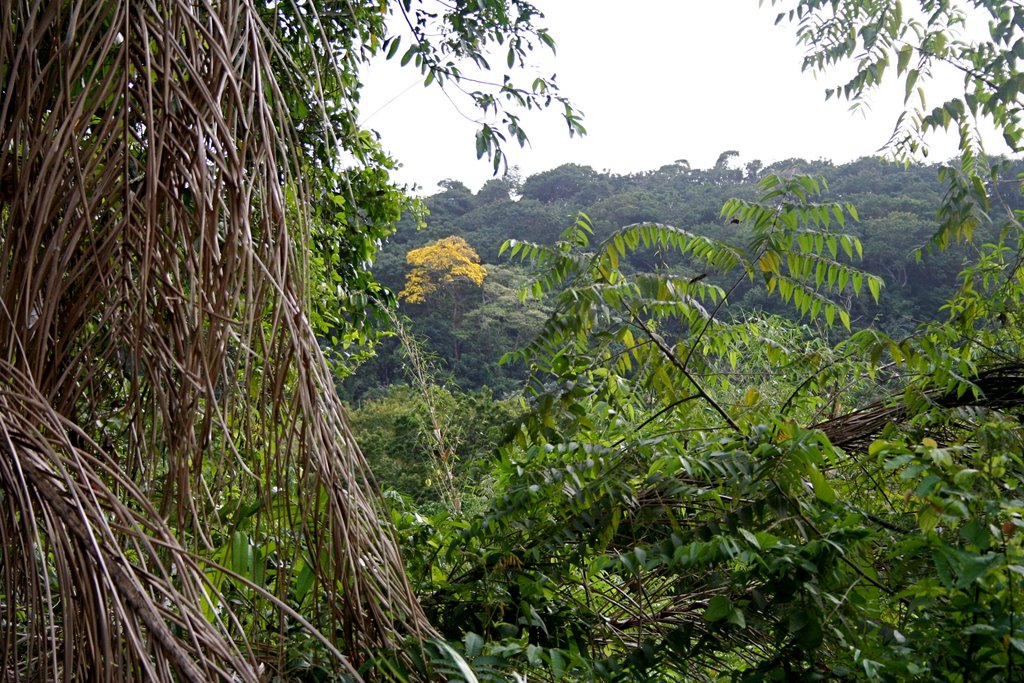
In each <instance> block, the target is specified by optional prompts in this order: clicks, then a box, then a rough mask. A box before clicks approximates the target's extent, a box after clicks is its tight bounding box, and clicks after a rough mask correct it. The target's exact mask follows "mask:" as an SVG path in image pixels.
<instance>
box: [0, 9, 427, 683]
mask: <svg viewBox="0 0 1024 683" xmlns="http://www.w3.org/2000/svg"><path fill="white" fill-rule="evenodd" d="M295 11H296V12H298V11H299V10H295ZM0 17H2V24H0V88H2V89H0V179H2V180H0V241H2V244H0V349H2V353H3V355H2V357H0V542H2V544H3V545H2V549H0V578H2V581H3V583H2V585H0V639H2V646H0V667H2V668H3V669H4V670H5V671H7V672H10V675H11V676H12V677H13V678H14V679H18V678H26V679H33V678H43V679H66V680H70V679H73V678H75V679H78V680H112V679H116V680H124V679H141V680H171V679H173V678H174V677H178V678H181V679H184V680H204V681H205V680H215V679H217V678H219V677H225V678H226V677H237V678H239V679H243V680H254V679H255V678H256V677H257V675H258V674H257V672H258V668H259V666H260V664H261V661H260V660H261V659H263V660H266V662H267V663H268V664H269V665H270V666H276V667H278V668H283V666H284V664H283V662H284V658H285V652H284V648H285V646H286V645H287V639H286V634H287V633H290V632H291V631H290V630H291V629H294V628H295V627H296V625H297V624H298V625H300V626H303V625H304V626H303V627H304V628H309V629H312V628H313V627H314V626H315V627H317V628H318V629H319V632H322V633H324V634H327V636H326V638H325V640H326V641H328V642H330V643H334V642H337V644H338V645H339V647H340V649H341V650H343V651H344V653H345V656H346V657H348V658H351V659H355V660H359V659H362V658H364V657H366V656H368V654H369V653H371V652H373V651H375V649H376V648H379V647H388V646H391V645H394V639H395V637H396V636H398V635H403V634H412V635H414V636H422V635H426V634H429V633H430V627H429V625H428V624H427V622H426V619H425V618H424V616H423V614H422V612H421V610H420V608H419V605H418V603H417V601H416V599H415V597H414V596H413V595H412V592H411V590H410V589H409V587H408V584H407V582H406V579H405V576H404V573H403V569H402V564H401V561H400V558H399V554H398V550H397V548H396V546H395V543H394V542H393V540H392V538H391V536H390V534H389V532H388V531H387V528H388V527H387V524H386V523H385V522H384V521H382V520H381V519H380V518H379V517H378V511H377V508H376V496H375V493H374V491H375V487H374V485H373V484H372V482H371V481H370V480H369V477H368V476H367V475H366V471H367V469H366V465H365V464H364V461H363V458H362V456H361V454H360V453H359V450H358V447H357V446H356V444H355V442H354V440H353V438H352V436H351V433H350V431H349V429H348V427H347V425H346V423H345V419H344V416H343V413H342V408H341V405H340V403H339V401H338V399H337V397H336V395H335V393H334V389H333V382H332V379H331V376H330V373H329V370H328V368H327V367H326V365H325V363H324V361H323V358H322V356H321V353H320V350H319V348H318V346H317V342H316V339H315V337H314V335H313V333H312V331H311V329H310V325H309V322H308V319H307V310H306V305H305V303H304V300H305V296H304V291H305V286H306V284H305V283H304V281H303V277H304V272H303V268H302V260H301V257H300V256H297V254H299V253H301V251H302V250H303V247H302V246H301V244H300V243H301V236H302V234H303V232H302V231H303V223H302V220H303V209H302V207H303V204H304V201H305V199H304V198H305V197H306V196H307V193H308V191H309V188H308V187H306V186H305V184H304V182H303V181H302V179H301V177H300V176H299V175H298V174H297V173H296V170H297V169H300V168H301V163H300V159H299V158H298V153H297V149H298V147H299V144H298V142H297V140H296V138H295V137H294V131H293V130H292V129H291V123H290V119H289V117H288V115H287V114H286V113H285V112H284V111H283V110H282V106H283V105H282V104H281V103H282V102H283V101H284V92H283V91H284V89H286V88H288V87H290V86H289V84H288V83H286V82H285V81H284V79H282V78H281V77H280V73H281V71H282V70H283V69H285V68H286V67H285V66H282V64H285V63H286V62H287V59H286V57H287V55H286V54H285V52H284V51H283V50H281V49H280V44H279V43H278V42H277V39H276V38H275V32H274V27H272V26H268V25H267V24H266V23H265V22H264V20H263V18H261V15H260V13H259V12H258V11H257V9H256V8H255V7H254V6H253V5H251V4H250V3H248V2H245V1H244V0H223V1H220V2H216V3H213V2H204V1H203V0H198V1H196V2H182V1H179V0H171V1H170V2H168V3H142V2H129V0H72V1H70V2H68V1H66V0H21V1H15V0H0ZM307 37H308V36H307ZM326 52H329V50H328V49H326V48H325V53H326ZM232 548H234V554H233V555H232V554H231V552H230V551H231V549H232ZM240 553H249V554H250V555H251V556H252V557H253V558H254V559H253V560H252V561H251V562H248V563H246V562H240V561H239V557H240ZM218 565H226V566H225V567H224V571H219V570H217V569H216V567H217V566H218ZM300 565H301V566H302V567H303V571H305V572H306V574H307V575H310V576H311V577H312V581H313V589H312V590H311V591H309V594H308V596H307V597H305V598H304V602H303V605H302V608H303V609H302V612H303V614H304V615H306V617H308V619H300V618H299V615H298V614H297V613H296V612H295V611H294V610H290V609H289V608H287V607H286V604H287V603H289V602H296V601H297V599H296V597H295V592H294V582H295V578H296V576H295V575H296V574H297V573H298V572H299V566H300ZM241 570H244V571H241ZM271 571H272V574H273V576H272V578H271ZM261 572H262V573H261ZM240 574H241V575H242V576H239V575H240ZM225 577H227V578H225ZM250 584H251V586H249V588H246V586H247V585H250ZM232 586H234V588H231V587H232ZM229 588H230V590H229ZM246 591H248V592H246ZM229 593H231V594H232V595H237V594H241V595H243V596H247V597H245V598H244V600H243V601H236V602H232V598H231V596H230V595H228V594H229ZM245 600H248V602H245ZM310 622H311V623H310ZM323 651H324V652H326V653H328V654H329V655H330V654H331V653H333V656H334V657H336V658H337V661H336V663H335V665H334V668H335V669H337V670H339V671H341V670H344V669H345V668H346V667H348V664H347V663H346V661H345V660H344V659H343V658H342V655H341V653H340V652H339V651H338V650H333V649H332V648H331V647H329V646H328V645H324V648H323ZM350 670H351V669H350ZM354 675H355V674H354V672H353V676H354Z"/></svg>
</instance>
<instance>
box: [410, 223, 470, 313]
mask: <svg viewBox="0 0 1024 683" xmlns="http://www.w3.org/2000/svg"><path fill="white" fill-rule="evenodd" d="M405 262H406V263H408V264H409V265H410V266H412V270H410V271H409V274H408V275H406V276H405V287H404V288H403V289H402V291H401V292H399V293H398V296H399V298H401V299H403V300H405V301H408V302H409V303H411V304H422V303H424V302H425V301H426V300H427V297H428V296H430V295H432V294H434V293H435V292H437V291H438V290H439V289H442V288H446V287H447V286H448V285H455V284H457V283H459V282H466V281H468V282H472V283H473V284H474V285H476V286H477V287H480V286H481V285H483V283H484V278H485V277H487V269H486V268H484V267H483V266H482V265H480V256H479V255H478V254H477V253H476V251H475V250H474V249H473V247H471V246H469V243H468V242H466V240H464V239H462V238H461V237H455V236H454V235H453V236H451V237H445V238H444V239H439V240H437V241H436V242H431V243H430V244H428V245H427V246H425V247H420V248H419V249H413V250H412V251H410V252H409V253H408V254H407V255H406V257H405Z"/></svg>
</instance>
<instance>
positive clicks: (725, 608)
mask: <svg viewBox="0 0 1024 683" xmlns="http://www.w3.org/2000/svg"><path fill="white" fill-rule="evenodd" d="M731 613H732V601H730V600H729V598H727V597H726V596H724V595H716V596H715V597H713V598H711V599H710V600H708V606H707V607H706V608H705V609H704V621H707V622H709V623H712V624H713V623H715V622H716V621H722V620H723V619H726V618H727V617H728V616H729V615H730V614H731Z"/></svg>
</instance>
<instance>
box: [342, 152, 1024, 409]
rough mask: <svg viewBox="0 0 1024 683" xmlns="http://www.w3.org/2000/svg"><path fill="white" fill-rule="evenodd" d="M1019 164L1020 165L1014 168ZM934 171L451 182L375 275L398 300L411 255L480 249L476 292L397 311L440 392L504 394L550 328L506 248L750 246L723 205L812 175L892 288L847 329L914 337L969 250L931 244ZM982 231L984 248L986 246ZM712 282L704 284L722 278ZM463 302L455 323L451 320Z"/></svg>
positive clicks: (643, 262) (817, 168)
mask: <svg viewBox="0 0 1024 683" xmlns="http://www.w3.org/2000/svg"><path fill="white" fill-rule="evenodd" d="M1017 166H1020V164H1019V162H1018V163H1017ZM1022 171H1024V168H1016V167H1007V168H1003V169H1002V171H1001V177H1004V178H1012V177H1015V176H1016V175H1017V174H1018V173H1020V172H1022ZM939 172H940V166H939V165H935V164H933V165H923V164H912V165H909V166H905V165H903V164H899V163H894V162H891V161H886V160H883V159H880V158H871V157H866V158H863V159H860V160H858V161H854V162H851V163H847V164H839V165H837V164H833V163H831V162H829V161H824V160H819V161H805V160H802V159H789V160H786V161H781V162H778V163H774V164H771V165H768V166H765V165H763V164H762V163H761V162H758V161H752V162H750V163H748V164H746V165H745V166H740V165H738V164H737V163H736V159H735V153H733V152H725V153H723V154H722V155H721V157H720V158H719V160H718V163H716V164H715V166H714V167H712V168H708V169H695V168H691V167H690V166H689V164H688V163H687V162H686V161H685V160H679V161H677V162H676V163H674V164H670V165H666V166H663V167H661V168H659V169H657V170H654V171H649V172H645V173H636V174H629V175H616V174H611V173H606V172H599V171H595V170H594V169H592V168H590V167H587V166H579V165H576V164H566V165H563V166H559V167H558V168H555V169H552V170H550V171H545V172H543V173H538V174H536V175H532V176H530V177H528V178H525V179H520V178H517V177H515V176H514V175H510V176H506V177H504V178H495V179H492V180H489V181H488V182H487V183H485V184H484V186H483V187H482V188H481V189H480V190H479V191H478V192H476V193H475V194H474V193H473V192H472V191H470V190H469V189H468V188H467V187H466V186H465V185H464V184H463V183H461V182H459V181H457V180H445V181H442V182H441V183H440V184H439V186H440V189H441V191H440V192H438V193H437V194H434V195H432V196H430V197H427V198H425V199H424V203H425V206H426V208H427V210H428V211H429V214H428V215H427V217H426V228H425V229H421V230H417V229H416V222H415V220H414V219H413V218H412V217H404V218H403V219H402V220H401V221H400V223H399V225H398V229H397V231H396V233H395V234H394V235H393V237H392V238H391V239H390V241H389V243H388V244H387V245H385V246H384V248H383V249H382V250H381V253H380V258H379V260H378V263H377V265H376V266H375V268H374V274H375V276H376V277H377V279H378V280H379V281H380V282H381V283H383V284H385V285H387V286H388V287H390V288H391V289H392V290H393V291H395V292H398V291H400V290H401V289H402V288H403V285H404V281H405V277H406V275H407V274H408V272H409V270H410V267H409V265H407V263H406V256H407V254H408V252H409V251H411V250H413V249H417V248H420V247H423V246H425V245H427V244H430V243H432V242H434V241H436V240H439V239H441V238H444V237H448V236H452V235H454V236H459V237H462V238H463V239H465V240H466V242H468V243H469V245H470V246H471V247H472V248H473V249H475V250H476V252H477V253H478V254H479V256H480V260H481V262H482V263H483V264H485V266H486V267H487V270H488V276H487V278H486V279H485V280H484V282H483V285H482V287H477V286H475V285H472V284H469V285H467V286H463V287H457V288H455V289H453V290H452V291H450V292H448V295H447V296H446V297H437V298H435V299H429V298H428V299H427V300H426V301H424V302H423V303H420V304H408V303H403V304H402V305H401V306H400V314H401V315H402V316H406V317H408V318H409V320H410V321H411V324H410V326H409V327H410V331H411V332H412V333H413V334H414V335H415V336H416V337H417V338H418V339H419V340H420V341H421V342H422V344H423V346H424V351H425V352H426V354H427V356H428V357H429V358H431V359H432V360H433V363H434V367H435V368H436V371H437V372H438V374H439V376H438V377H437V378H436V379H437V381H439V382H442V383H444V382H449V383H453V384H454V385H455V386H456V387H458V388H459V389H461V390H463V391H473V390H477V389H480V388H482V387H488V388H490V389H491V390H493V391H494V393H495V394H496V395H498V396H501V395H508V394H511V393H514V392H515V391H517V390H518V388H519V387H520V386H521V382H522V380H523V379H524V377H525V373H526V368H523V367H517V366H515V365H507V366H499V364H498V360H499V358H500V357H501V356H502V355H503V354H504V353H506V352H508V351H510V350H513V349H515V348H516V347H518V346H519V345H521V344H523V343H525V342H526V341H528V340H529V339H530V337H531V336H532V335H533V334H534V333H535V332H536V331H537V330H538V329H539V326H540V324H541V323H542V322H543V320H544V316H545V313H544V309H543V303H542V302H536V301H529V300H528V301H527V302H525V303H524V302H522V301H520V299H519V297H518V296H517V292H518V290H519V289H520V288H522V287H523V286H524V285H526V284H527V283H528V282H529V279H530V273H529V272H527V271H526V270H525V269H523V268H521V267H519V266H513V265H510V264H509V263H508V261H507V259H505V258H502V257H500V256H499V249H500V247H501V245H502V243H504V242H505V241H506V240H508V239H516V240H525V241H533V242H540V243H551V242H554V241H556V240H557V239H558V238H559V235H560V234H561V232H562V231H563V230H564V229H565V228H566V226H568V225H571V224H572V223H574V222H575V221H576V218H577V216H578V215H579V214H580V213H583V214H586V215H587V216H588V217H589V219H590V221H591V222H592V224H593V228H594V236H593V239H594V241H595V242H598V241H600V240H602V239H604V238H606V237H607V236H609V235H610V234H611V233H612V232H613V231H614V230H616V229H618V228H620V227H622V226H624V225H629V224H633V223H643V222H657V223H667V224H670V225H674V226H678V227H682V228H685V229H687V230H689V231H691V232H695V233H699V234H703V235H707V236H709V237H714V238H719V239H728V240H732V241H736V240H741V241H742V240H743V238H744V236H743V235H740V234H737V231H738V230H740V227H739V226H738V225H734V224H732V223H729V222H726V221H723V220H722V219H721V218H720V217H719V215H720V211H721V208H722V205H723V203H724V202H725V201H726V200H728V199H730V198H733V197H739V198H753V197H754V196H756V194H757V189H756V185H757V182H758V181H759V180H760V179H762V178H764V177H765V176H766V175H768V174H778V175H790V174H797V173H799V174H810V175H814V176H819V177H821V178H823V179H824V180H825V182H826V183H827V185H828V192H827V194H826V196H825V198H824V200H825V201H843V202H850V203H852V204H853V205H854V206H855V207H856V210H857V212H858V214H859V218H860V221H859V222H858V223H855V224H852V225H849V224H848V225H847V226H846V227H845V228H844V230H845V231H846V232H849V233H851V234H854V235H856V236H858V237H860V239H861V241H862V243H863V246H864V259H863V261H862V262H861V263H860V264H859V266H860V267H862V268H863V269H865V270H867V271H869V272H871V273H874V274H877V275H879V276H881V277H882V278H883V279H884V280H885V289H884V291H883V293H882V298H881V301H880V302H879V304H878V305H876V304H874V303H873V302H872V301H870V298H868V297H862V298H860V299H858V300H856V301H853V302H851V303H850V306H851V309H850V314H851V319H852V325H853V327H854V328H855V329H856V328H863V327H865V326H867V325H869V324H873V325H875V326H876V327H878V328H880V329H882V330H885V331H887V332H889V333H891V334H897V335H898V334H901V333H903V332H909V331H910V330H911V329H912V328H913V327H914V326H915V325H916V324H917V323H919V322H921V321H925V320H932V319H935V318H936V317H939V316H941V315H943V312H942V311H941V310H940V308H941V306H942V304H943V302H944V301H945V300H946V297H947V295H948V294H949V293H950V291H951V288H952V286H953V284H954V283H955V279H956V277H957V273H958V272H959V271H960V270H961V268H962V267H963V265H964V264H965V263H966V262H969V261H970V260H971V258H972V249H971V247H970V245H968V246H965V247H958V248H954V249H950V250H948V251H945V252H942V253H939V254H934V253H931V252H930V251H929V250H928V249H927V246H928V241H929V238H930V237H931V236H932V235H933V234H934V233H935V231H936V228H937V225H938V222H937V219H936V212H937V210H938V207H939V206H940V205H941V203H942V195H943V185H942V183H941V182H940V180H939ZM1006 187H1007V188H1008V190H1007V191H1006V192H1005V193H996V196H997V197H998V199H999V200H1000V204H998V205H995V206H992V207H991V211H990V215H991V216H992V218H993V219H995V220H994V221H993V222H995V223H998V222H999V220H1000V219H1001V217H1002V216H1003V215H1005V214H1006V213H1007V212H1008V211H1010V210H1012V209H1015V208H1021V206H1022V204H1024V203H1022V200H1021V197H1020V196H1019V194H1018V192H1017V189H1016V188H1017V187H1018V184H1016V183H1013V184H1008V185H1007V186H1006ZM990 233H991V228H988V227H987V225H985V224H983V225H982V227H981V228H979V230H978V231H977V233H976V234H975V241H976V242H984V241H987V239H988V238H989V237H990V236H991V234H990ZM628 266H629V267H630V268H633V269H635V270H641V271H653V270H659V269H673V270H678V271H679V272H681V273H683V274H689V275H691V276H693V277H698V276H702V275H705V274H704V273H703V272H699V271H698V270H695V269H694V268H692V267H691V266H690V264H687V263H685V262H683V261H682V260H681V259H679V258H678V257H676V256H675V255H673V254H668V253H659V252H658V251H654V250H652V251H649V252H646V253H643V254H642V255H640V256H637V257H634V258H633V259H632V260H631V262H630V263H629V264H628ZM715 275H716V274H715V273H707V274H706V276H707V277H709V278H714V277H715ZM453 297H457V299H458V301H457V307H456V309H457V312H458V313H457V315H453V312H452V311H453V306H455V302H453V301H452V298H453ZM729 311H730V314H731V315H741V314H749V313H751V312H753V311H766V312H771V313H779V312H784V311H783V309H782V308H781V307H779V306H778V305H777V304H776V303H774V302H769V301H768V300H767V299H766V298H765V297H764V296H763V293H762V292H760V291H759V290H757V289H756V288H746V289H743V288H741V289H739V290H737V291H735V292H734V293H733V295H732V296H731V300H730V305H729ZM399 346H400V345H399V344H398V342H397V340H394V339H389V340H385V342H384V343H383V344H381V345H380V346H379V347H378V350H377V354H376V357H375V358H372V359H371V360H369V361H368V362H366V363H365V364H364V365H363V366H362V367H361V368H360V369H359V370H358V371H357V372H356V373H355V375H353V376H352V377H349V378H347V379H346V380H345V381H344V383H343V387H342V390H343V393H344V394H345V395H346V397H347V398H349V399H352V400H358V399H360V398H362V397H363V396H364V395H365V394H366V392H368V391H372V390H374V389H379V388H383V387H387V386H389V385H391V384H393V383H401V382H405V381H407V377H406V375H405V371H404V370H403V367H404V360H403V358H402V354H401V353H400V348H399Z"/></svg>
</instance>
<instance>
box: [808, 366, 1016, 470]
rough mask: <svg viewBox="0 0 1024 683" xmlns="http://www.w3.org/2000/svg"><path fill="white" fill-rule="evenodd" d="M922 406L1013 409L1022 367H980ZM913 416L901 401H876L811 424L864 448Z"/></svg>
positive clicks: (929, 395) (843, 443)
mask: <svg viewBox="0 0 1024 683" xmlns="http://www.w3.org/2000/svg"><path fill="white" fill-rule="evenodd" d="M921 398H922V399H923V400H924V404H925V405H930V406H938V407H941V408H958V407H981V408H990V409H994V410H1013V409H1019V408H1020V407H1022V406H1024V367H1022V366H1020V365H1018V364H1009V365H999V366H994V367H991V368H986V369H984V370H981V371H980V372H979V373H978V374H977V376H975V377H973V378H971V379H970V386H969V387H967V386H965V390H964V391H962V392H958V391H955V390H954V391H948V390H938V389H933V390H931V391H928V392H926V393H925V394H924V395H923V396H922V397H921ZM910 417H912V411H910V410H909V409H908V407H907V405H906V403H905V402H904V401H898V402H897V401H894V400H891V399H890V400H886V401H878V402H876V403H872V404H871V405H868V406H865V407H864V408H861V409H860V410H856V411H854V412H852V413H847V414H846V415H840V416H838V417H835V418H832V419H831V420H827V421H825V422H821V423H819V424H816V425H814V427H815V428H817V429H820V430H822V431H823V432H825V435H826V436H828V438H829V440H830V441H831V442H832V443H833V444H834V445H836V446H839V447H841V448H844V449H846V450H852V451H866V450H867V448H868V446H869V445H870V444H871V441H872V440H874V439H876V438H878V436H879V435H880V434H881V433H882V430H883V429H885V427H886V426H888V425H890V424H895V425H902V424H903V423H904V422H905V421H906V420H907V419H908V418H910Z"/></svg>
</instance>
